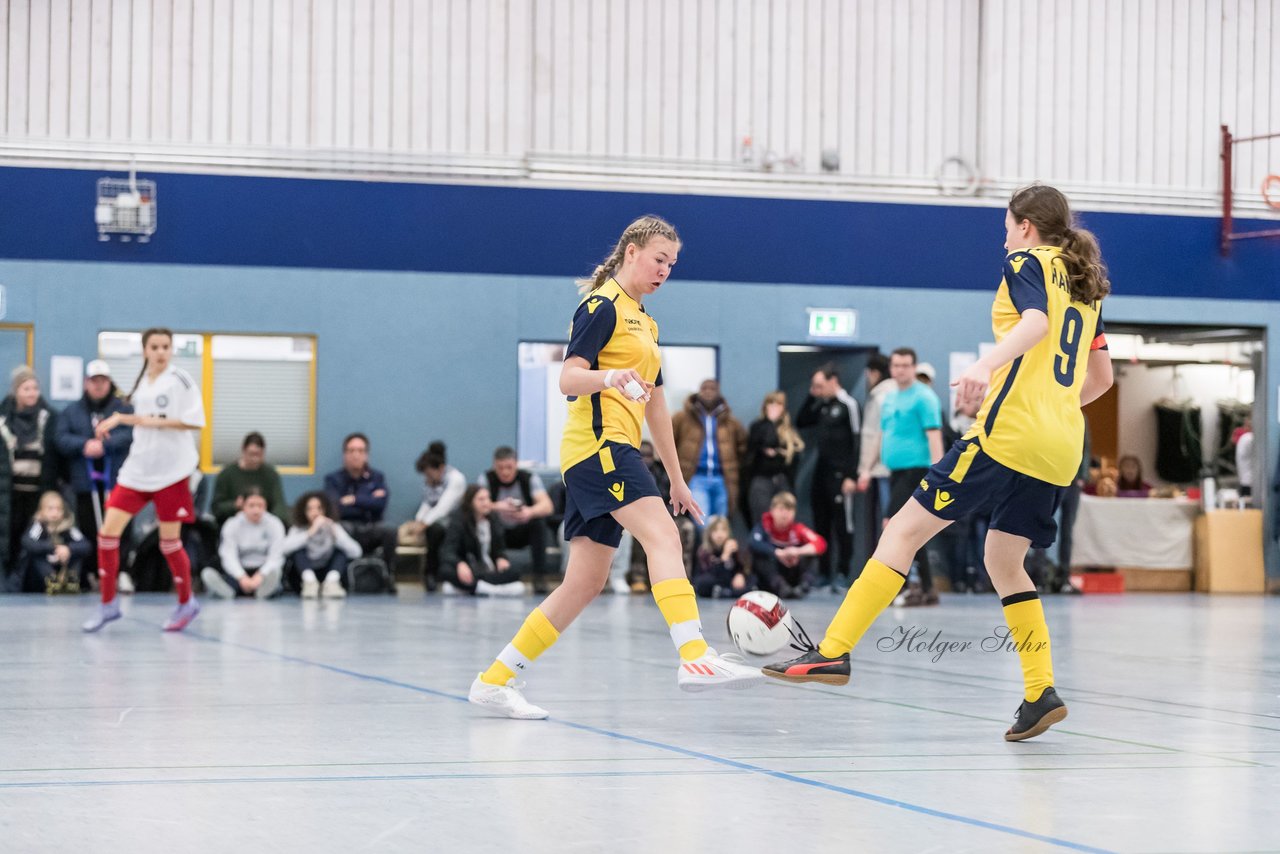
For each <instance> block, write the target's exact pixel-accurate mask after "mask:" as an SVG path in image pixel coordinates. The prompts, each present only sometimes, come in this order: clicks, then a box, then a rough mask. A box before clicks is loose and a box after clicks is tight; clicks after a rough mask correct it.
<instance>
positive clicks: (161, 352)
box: [83, 329, 204, 632]
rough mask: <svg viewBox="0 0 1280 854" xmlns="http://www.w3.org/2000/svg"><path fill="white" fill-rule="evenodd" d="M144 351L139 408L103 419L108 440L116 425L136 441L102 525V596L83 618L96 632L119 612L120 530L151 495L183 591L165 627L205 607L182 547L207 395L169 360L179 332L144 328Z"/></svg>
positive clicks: (101, 434) (136, 396)
mask: <svg viewBox="0 0 1280 854" xmlns="http://www.w3.org/2000/svg"><path fill="white" fill-rule="evenodd" d="M142 357H143V364H142V371H141V372H139V374H138V379H137V381H136V382H135V383H134V385H133V391H132V392H130V394H129V400H130V403H132V404H133V409H134V411H133V413H132V414H125V413H122V412H117V413H116V414H115V415H112V416H110V417H108V418H105V419H103V420H102V421H101V422H99V424H98V427H97V431H96V435H97V437H98V438H99V439H103V438H106V436H107V434H108V433H110V432H111V430H112V429H114V428H115V427H118V426H120V425H125V426H129V427H132V428H133V445H132V446H131V447H130V449H129V456H128V458H126V459H125V461H124V465H122V466H121V467H120V474H119V476H118V477H117V478H116V487H115V489H113V490H112V491H111V495H110V496H109V497H108V498H107V507H106V518H105V519H103V520H102V527H101V528H100V529H99V530H98V576H99V578H100V579H101V582H102V583H101V591H102V602H101V603H100V604H99V605H98V608H97V610H96V611H94V613H93V616H92V617H90V618H89V619H88V620H87V621H86V622H85V623H84V626H83V628H84V630H85V631H86V632H96V631H97V630H98V629H100V628H102V627H103V626H105V625H106V624H107V623H109V622H111V621H112V620H116V619H119V617H120V605H119V603H118V602H117V601H116V576H117V575H118V574H119V572H120V535H121V534H122V533H124V529H125V526H126V525H128V524H129V520H130V519H132V518H133V517H134V516H135V515H136V514H137V513H138V511H139V510H141V509H142V508H143V507H145V506H146V505H147V502H149V501H154V502H155V505H156V516H157V518H159V520H160V551H161V553H162V554H163V555H164V558H165V561H166V562H167V563H168V564H169V570H170V571H171V572H172V573H173V587H174V590H175V591H176V592H177V594H178V607H177V608H176V609H174V612H173V613H172V614H171V615H170V616H169V619H168V620H167V621H166V622H165V624H164V630H165V631H166V632H177V631H181V630H182V629H184V628H186V627H187V624H188V623H190V622H191V621H192V620H194V619H195V617H196V615H197V614H199V613H200V604H199V603H198V602H196V600H195V598H194V597H193V596H192V595H191V562H190V560H189V559H188V558H187V553H186V552H185V551H183V548H182V539H181V532H182V523H183V522H190V521H193V520H194V519H195V517H196V514H195V507H194V506H193V504H192V502H191V488H190V486H189V485H188V479H189V478H190V477H191V473H192V472H194V471H195V469H196V465H197V464H198V463H199V462H200V454H199V452H198V451H196V443H195V436H194V435H193V433H192V431H194V430H200V429H202V428H203V427H204V401H203V399H202V398H201V396H200V389H199V388H197V387H196V384H195V381H194V380H192V379H191V376H190V375H189V374H187V372H186V371H183V370H181V369H180V368H175V367H173V366H172V365H171V364H170V361H171V359H172V358H173V333H172V332H170V331H169V330H168V329H148V330H147V331H146V332H144V333H142Z"/></svg>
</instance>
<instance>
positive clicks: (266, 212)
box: [0, 169, 1280, 563]
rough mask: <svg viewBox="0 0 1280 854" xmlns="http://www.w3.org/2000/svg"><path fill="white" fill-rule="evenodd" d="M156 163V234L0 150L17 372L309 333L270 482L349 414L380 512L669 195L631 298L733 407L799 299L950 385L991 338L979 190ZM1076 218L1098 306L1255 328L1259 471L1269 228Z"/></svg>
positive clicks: (801, 325) (479, 444)
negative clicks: (279, 171)
mask: <svg viewBox="0 0 1280 854" xmlns="http://www.w3.org/2000/svg"><path fill="white" fill-rule="evenodd" d="M156 177H157V181H158V183H159V187H160V189H159V191H158V199H159V206H160V207H159V221H160V230H159V231H158V232H157V234H156V236H155V238H154V240H153V241H152V242H151V243H149V244H136V243H133V244H122V243H119V242H115V241H112V242H109V243H101V242H99V241H98V240H97V239H96V235H95V234H94V232H93V229H92V224H91V220H90V214H91V207H92V192H91V189H92V186H93V183H92V182H93V178H94V173H92V172H88V171H80V170H37V169H0V187H3V188H4V195H5V197H6V198H8V199H15V198H18V199H24V200H26V204H24V205H22V206H15V205H4V206H0V259H6V260H0V284H3V285H4V286H5V288H6V296H7V300H6V311H7V316H6V318H5V319H6V320H7V321H11V322H31V323H34V324H35V327H36V351H35V352H36V365H37V367H38V369H39V370H40V371H41V372H42V373H45V374H47V371H48V365H49V357H50V356H51V355H53V354H55V353H56V354H70V355H80V356H84V357H86V358H88V357H92V356H94V355H95V352H94V347H95V342H96V336H97V333H98V332H99V331H100V330H103V329H138V328H142V327H145V326H149V325H153V324H165V325H169V326H171V327H173V328H175V329H178V330H191V331H218V332H239V331H243V332H278V333H292V332H296V333H308V334H315V335H316V336H317V337H318V348H319V349H318V422H319V433H318V465H317V470H318V473H317V475H316V476H314V477H302V476H299V477H291V478H289V479H288V482H287V490H288V492H289V493H290V495H296V494H298V493H299V492H300V491H301V490H303V489H304V488H306V487H308V486H311V485H314V484H317V483H319V478H320V475H321V474H322V473H323V472H324V471H326V470H329V469H332V468H335V467H336V466H337V465H338V463H339V447H338V446H339V442H340V440H341V437H342V436H343V435H344V434H345V433H347V432H349V431H351V430H354V429H363V430H365V431H367V432H368V433H369V434H370V435H371V437H372V440H373V459H374V463H375V465H377V466H379V467H380V468H383V469H385V470H386V471H387V473H388V475H389V477H390V478H391V487H392V490H393V494H394V500H393V502H392V514H393V515H394V516H395V517H396V518H405V517H407V516H408V515H409V514H410V513H411V512H412V509H413V507H414V505H415V504H416V501H417V496H418V482H417V475H416V474H415V473H414V472H413V471H412V461H413V460H414V458H415V457H416V455H417V454H418V452H419V451H421V449H422V448H423V447H424V445H425V444H426V442H427V441H428V440H430V439H434V438H444V439H446V440H447V441H448V442H449V444H450V447H451V451H452V457H453V460H454V461H455V462H456V464H457V465H459V466H460V467H461V468H462V469H463V470H465V471H468V472H471V473H474V472H478V471H479V470H481V468H482V467H483V466H484V465H485V464H486V462H487V460H488V456H489V454H490V452H491V451H492V449H493V447H494V446H495V445H498V444H504V443H510V442H512V441H513V440H514V439H515V431H516V389H517V362H516V346H517V343H518V342H519V341H521V340H557V339H561V338H563V336H564V335H565V330H566V326H567V323H568V318H569V316H570V314H571V312H572V309H573V306H574V304H575V299H576V297H575V291H574V289H573V286H572V284H571V279H572V277H573V276H575V275H581V274H583V273H584V272H586V271H587V270H588V269H589V268H590V267H591V265H592V264H593V263H594V262H595V261H596V260H597V259H598V258H599V257H601V256H602V255H603V254H604V253H605V252H606V251H607V250H608V248H609V247H610V246H611V244H612V242H613V241H614V240H615V239H616V236H617V233H618V232H619V231H620V229H621V227H622V226H623V225H624V224H625V223H626V222H627V221H628V220H629V219H630V218H631V217H633V216H634V215H636V214H637V213H639V212H642V211H648V210H652V211H656V212H658V213H662V214H664V215H667V216H669V217H670V218H671V219H672V220H673V221H674V222H676V224H677V225H678V226H679V227H680V229H681V231H682V234H683V236H684V239H685V247H684V249H683V251H682V254H681V258H680V261H679V263H678V265H677V267H676V271H675V275H674V277H673V279H672V280H671V282H670V283H669V285H667V286H666V287H665V288H664V290H663V291H662V292H660V293H659V294H657V295H655V297H654V298H652V300H651V308H652V311H653V313H654V315H655V317H656V318H657V319H658V321H659V323H660V324H661V328H662V334H663V340H664V341H665V342H667V343H672V344H699V345H716V346H718V347H719V348H720V365H721V374H722V379H723V383H724V391H725V394H726V396H727V398H728V399H729V400H730V402H731V403H732V404H733V405H734V406H735V408H736V409H737V410H738V411H739V412H740V413H741V414H742V415H743V416H744V417H750V416H751V414H752V413H753V412H754V411H755V410H756V409H757V407H758V405H759V400H760V397H761V396H762V394H763V393H764V392H765V391H767V390H769V389H770V388H772V387H773V384H774V383H775V382H776V368H777V356H776V350H777V346H778V345H779V344H784V343H785V344H796V343H805V342H806V340H807V339H806V336H807V323H806V313H805V309H806V308H807V307H830V308H837V307H848V308H854V309H856V310H857V311H858V318H859V328H858V331H857V334H856V337H855V339H854V341H853V342H852V343H854V344H856V345H859V346H870V345H874V346H879V347H882V348H886V349H887V348H891V347H895V346H899V345H903V344H910V345H914V346H915V347H917V349H918V350H919V351H920V355H921V358H922V359H925V360H928V361H931V362H933V363H934V364H935V365H937V366H938V367H939V369H940V371H941V372H942V373H941V376H940V381H946V379H947V377H946V371H947V365H948V354H949V353H950V352H952V351H971V350H975V349H976V348H977V345H978V343H979V342H982V341H987V340H990V337H991V336H990V330H989V319H988V317H989V310H990V291H991V288H992V287H993V286H994V284H995V282H996V279H997V277H998V275H999V263H1000V259H1001V257H1002V256H1003V250H1002V249H1001V246H1000V244H1001V242H1002V240H1003V231H1002V230H1001V227H1000V217H1001V212H1000V210H999V209H998V208H997V209H992V208H981V207H973V208H970V207H958V206H952V207H938V206H913V205H889V204H878V205H877V204H858V203H836V202H814V201H796V200H791V201H783V200H765V199H735V198H724V197H711V196H659V195H653V194H628V193H594V192H583V191H544V190H518V189H511V188H507V189H499V188H477V187H462V186H449V185H425V184H409V185H405V184H390V183H376V182H370V183H360V182H330V181H318V180H312V181H305V180H285V179H265V178H229V177H223V176H200V175H158V176H156ZM1086 222H1087V224H1088V225H1090V226H1091V227H1093V228H1095V229H1096V230H1097V232H1098V234H1099V237H1100V239H1101V241H1102V245H1103V247H1104V249H1105V251H1106V254H1107V258H1108V261H1109V263H1110V265H1111V270H1112V277H1113V281H1114V283H1115V289H1116V296H1114V297H1112V298H1110V299H1109V300H1108V301H1107V304H1106V309H1105V312H1104V314H1105V317H1106V318H1107V319H1109V320H1113V321H1141V322H1151V323H1158V322H1166V323H1178V322H1184V323H1201V324H1226V325H1248V326H1255V327H1259V328H1261V329H1263V330H1264V331H1265V335H1266V341H1267V372H1268V377H1269V379H1268V380H1267V381H1266V382H1265V383H1264V388H1266V395H1265V398H1262V399H1260V400H1259V407H1260V409H1259V411H1260V412H1261V413H1262V414H1263V417H1262V418H1260V419H1258V421H1259V424H1260V425H1261V426H1260V428H1259V429H1260V433H1259V436H1260V440H1261V443H1262V446H1263V447H1265V448H1266V449H1267V454H1268V459H1267V465H1266V471H1268V472H1271V471H1274V469H1275V464H1276V459H1277V451H1276V448H1275V447H1274V446H1275V442H1274V439H1273V437H1274V435H1275V433H1274V431H1271V432H1265V431H1270V428H1271V425H1272V424H1274V423H1275V417H1274V413H1275V412H1276V410H1277V405H1278V401H1277V398H1276V393H1275V388H1276V386H1275V382H1276V380H1275V378H1277V377H1280V347H1278V346H1277V344H1278V343H1280V337H1278V335H1280V301H1278V300H1277V297H1280V292H1278V289H1277V282H1280V245H1278V244H1277V243H1276V242H1274V241H1253V242H1251V243H1244V244H1241V245H1240V246H1239V247H1238V248H1237V250H1236V251H1235V253H1234V254H1233V255H1232V256H1231V257H1230V258H1229V259H1222V258H1221V257H1220V256H1219V255H1218V254H1217V251H1216V221H1214V220H1212V219H1210V218H1195V217H1186V216H1167V217H1156V216H1145V217H1144V216H1137V215H1127V214H1118V213H1109V214H1086ZM1246 225H1248V224H1247V223H1246ZM1255 225H1256V223H1255ZM1268 498H1269V496H1268ZM1273 563H1274V562H1273Z"/></svg>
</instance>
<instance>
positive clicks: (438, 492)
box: [400, 442, 467, 591]
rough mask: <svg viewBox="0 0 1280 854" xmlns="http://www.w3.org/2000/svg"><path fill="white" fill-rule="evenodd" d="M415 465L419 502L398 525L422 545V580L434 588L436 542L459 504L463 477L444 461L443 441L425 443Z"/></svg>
mask: <svg viewBox="0 0 1280 854" xmlns="http://www.w3.org/2000/svg"><path fill="white" fill-rule="evenodd" d="M415 468H417V470H418V472H419V473H421V474H422V481H423V483H422V503H421V504H419V505H418V512H417V513H416V514H414V517H413V518H412V519H411V520H409V521H408V522H405V523H404V524H403V525H401V526H400V538H401V540H402V541H406V540H408V541H410V542H413V543H414V544H415V545H419V546H426V548H427V561H426V577H425V578H423V579H422V581H423V586H424V587H426V589H427V590H429V591H430V590H435V589H436V583H437V580H438V579H439V577H440V546H441V545H443V543H444V534H445V527H446V525H447V523H448V521H449V516H450V515H452V514H453V512H454V511H456V510H457V509H458V508H459V507H460V506H462V494H463V493H464V492H466V490H467V478H466V477H465V476H464V475H463V474H462V472H460V471H458V470H457V469H456V468H454V467H453V466H451V465H449V464H448V462H447V460H446V457H445V446H444V442H432V443H431V444H430V445H428V446H427V449H426V450H425V451H424V452H423V453H422V456H420V457H418V462H417V464H416V466H415Z"/></svg>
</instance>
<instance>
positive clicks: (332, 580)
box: [282, 490, 361, 599]
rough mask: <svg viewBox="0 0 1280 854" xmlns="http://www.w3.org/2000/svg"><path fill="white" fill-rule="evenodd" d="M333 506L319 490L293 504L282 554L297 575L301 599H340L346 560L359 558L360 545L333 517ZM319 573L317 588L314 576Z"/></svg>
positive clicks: (316, 580) (327, 497)
mask: <svg viewBox="0 0 1280 854" xmlns="http://www.w3.org/2000/svg"><path fill="white" fill-rule="evenodd" d="M333 515H334V511H333V503H332V502H331V501H330V500H329V496H328V495H327V494H326V493H324V492H320V491H318V490H317V491H314V492H307V493H304V494H303V495H302V497H300V498H299V499H298V501H297V503H296V504H294V505H293V526H292V527H290V528H289V533H288V534H286V535H285V538H284V545H283V547H282V551H283V552H284V554H285V556H286V557H291V558H292V559H293V566H294V569H296V570H297V571H298V572H299V574H300V579H299V581H300V584H301V587H302V598H303V599H315V598H316V597H318V596H324V597H325V598H326V599H341V598H342V597H344V596H346V595H347V591H346V590H345V589H343V587H342V576H343V574H344V572H345V571H346V568H347V561H350V560H355V559H356V558H358V557H360V555H361V551H360V544H359V543H357V542H356V541H355V540H353V539H351V535H350V534H348V533H347V531H346V529H345V528H343V527H342V526H341V525H339V524H338V523H337V522H336V521H335V520H334V518H333ZM318 574H323V576H324V584H323V586H322V585H321V583H320V581H319V579H318V577H317V575H318Z"/></svg>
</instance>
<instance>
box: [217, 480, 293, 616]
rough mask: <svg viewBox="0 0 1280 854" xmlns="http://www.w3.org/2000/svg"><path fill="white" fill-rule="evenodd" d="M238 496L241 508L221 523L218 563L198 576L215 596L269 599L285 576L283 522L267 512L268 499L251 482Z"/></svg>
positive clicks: (277, 589)
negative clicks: (223, 523) (224, 522)
mask: <svg viewBox="0 0 1280 854" xmlns="http://www.w3.org/2000/svg"><path fill="white" fill-rule="evenodd" d="M240 498H241V505H240V507H241V509H240V512H239V513H237V514H236V515H234V516H232V517H231V518H230V519H228V520H227V522H226V524H225V525H223V526H222V533H221V535H220V538H219V544H218V563H219V564H221V565H220V566H206V567H205V568H204V569H203V570H201V571H200V580H201V581H203V582H204V589H205V590H206V591H208V592H209V594H210V595H212V596H213V597H214V598H217V599H234V598H236V597H237V596H256V597H257V598H259V599H270V598H271V597H272V596H274V595H275V594H276V592H277V591H279V589H280V582H281V580H282V578H283V576H284V523H283V522H281V521H280V520H279V519H277V518H276V517H275V516H272V515H271V514H270V513H268V512H267V499H266V497H264V496H263V494H262V490H261V489H259V488H258V487H256V486H250V487H249V488H247V489H246V490H245V491H244V492H242V493H240Z"/></svg>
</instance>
